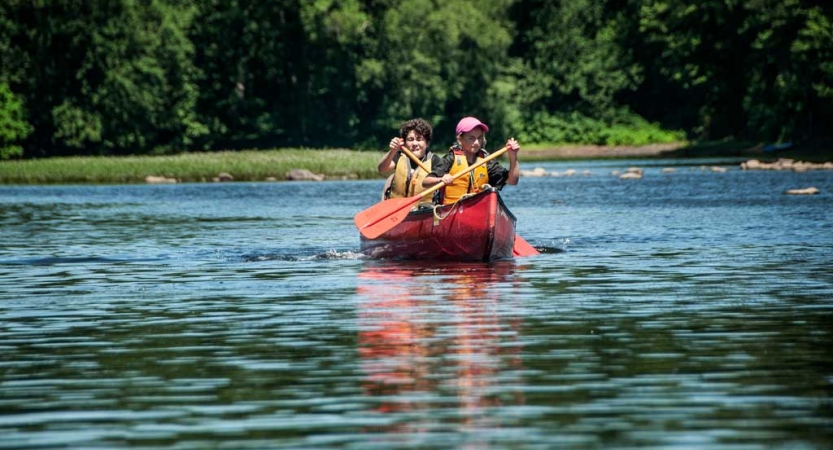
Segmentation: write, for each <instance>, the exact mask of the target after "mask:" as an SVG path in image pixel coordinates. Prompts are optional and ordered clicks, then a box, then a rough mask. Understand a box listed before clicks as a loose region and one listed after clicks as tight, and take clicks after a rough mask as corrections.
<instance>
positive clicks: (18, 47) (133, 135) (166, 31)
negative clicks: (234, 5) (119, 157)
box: [2, 0, 206, 155]
mask: <svg viewBox="0 0 833 450" xmlns="http://www.w3.org/2000/svg"><path fill="white" fill-rule="evenodd" d="M171 3H173V2H171ZM3 8H4V9H3V10H2V13H3V14H2V15H3V16H4V17H7V18H12V20H14V21H15V23H17V24H19V26H18V27H17V28H16V30H15V34H14V36H12V38H13V39H12V41H13V42H15V43H16V44H15V45H6V46H4V47H3V52H4V55H3V56H5V55H6V54H9V55H14V56H15V57H16V59H14V60H12V61H10V62H8V63H4V66H3V73H6V74H8V76H9V78H10V79H11V80H12V81H11V85H12V86H19V87H20V88H21V89H20V90H19V92H20V95H21V96H23V97H24V100H25V101H26V104H27V105H30V117H31V118H32V124H33V126H34V128H35V130H36V133H35V135H34V136H33V139H31V140H29V141H27V143H26V145H27V146H28V147H29V148H31V149H32V154H33V155H54V154H66V153H99V154H110V153H144V152H149V151H153V150H158V151H170V150H179V149H184V148H186V147H188V146H190V145H191V144H192V143H193V142H194V139H196V138H198V137H199V136H200V135H202V134H204V133H205V132H206V130H205V128H204V127H203V126H202V125H201V124H200V123H199V122H198V121H196V120H195V112H194V105H195V101H196V96H197V92H196V86H195V84H194V81H193V80H194V78H195V75H196V72H195V68H194V65H193V62H192V57H191V53H192V46H191V42H190V41H189V40H188V39H187V36H186V35H185V33H184V31H185V30H186V29H187V27H188V26H189V23H190V19H191V17H192V14H191V10H190V9H188V8H180V7H177V6H171V4H169V3H167V2H165V1H162V0H147V1H139V0H132V1H130V0H129V1H123V2H110V1H107V0H94V1H80V0H51V1H49V0H45V1H43V2H23V1H17V0H12V1H11V2H10V3H8V4H5V5H4V7H3Z"/></svg>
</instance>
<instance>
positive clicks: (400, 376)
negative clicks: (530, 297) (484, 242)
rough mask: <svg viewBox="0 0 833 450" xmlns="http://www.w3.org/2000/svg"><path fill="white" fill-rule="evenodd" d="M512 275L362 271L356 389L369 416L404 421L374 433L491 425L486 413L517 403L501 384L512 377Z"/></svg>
mask: <svg viewBox="0 0 833 450" xmlns="http://www.w3.org/2000/svg"><path fill="white" fill-rule="evenodd" d="M513 272H514V263H513V262H512V261H506V262H503V263H500V264H498V265H494V264H492V265H488V264H459V263H458V264H447V265H436V264H433V265H427V264H426V263H421V265H420V264H418V263H412V264H407V265H405V264H402V263H387V264H384V263H373V264H368V265H366V266H365V268H364V270H363V271H362V272H361V273H360V275H359V285H358V294H359V303H358V308H359V312H358V321H359V354H360V357H361V366H362V368H363V371H364V373H365V380H364V382H363V384H362V385H363V390H364V392H365V393H366V394H367V395H369V396H372V397H374V398H375V399H377V401H376V402H373V404H374V409H375V410H376V411H378V412H381V413H387V414H402V415H403V416H404V417H401V418H400V417H393V418H392V419H393V420H392V421H391V422H392V423H394V425H390V426H383V427H379V428H380V429H377V430H376V431H386V432H393V433H413V432H420V433H422V432H438V431H447V430H449V429H458V428H460V427H464V428H482V427H484V426H485V427H494V426H495V423H494V422H495V421H493V420H492V419H490V417H491V416H493V415H494V414H495V410H494V407H496V406H500V405H507V404H511V405H518V404H522V403H523V397H522V396H521V394H520V393H518V392H514V391H513V390H512V388H511V386H509V385H510V384H511V385H515V384H516V383H515V382H516V381H518V380H513V376H519V375H518V374H519V373H520V372H521V371H520V369H521V367H520V358H519V356H518V355H519V353H520V348H519V345H518V344H517V342H518V339H517V336H518V333H519V330H520V325H521V323H520V317H521V316H520V314H514V313H513V311H515V309H514V307H513V305H512V298H513V295H511V290H512V289H513V285H512V279H513ZM498 296H500V298H498ZM501 384H504V385H505V386H501ZM449 427H450V428H449ZM368 431H369V430H368Z"/></svg>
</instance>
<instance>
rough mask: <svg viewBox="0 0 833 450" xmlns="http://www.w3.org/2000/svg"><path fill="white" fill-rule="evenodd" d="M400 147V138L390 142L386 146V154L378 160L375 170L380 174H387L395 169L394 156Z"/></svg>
mask: <svg viewBox="0 0 833 450" xmlns="http://www.w3.org/2000/svg"><path fill="white" fill-rule="evenodd" d="M400 145H402V138H398V137H395V138H393V139H391V140H390V143H389V144H388V152H387V153H385V156H383V157H382V159H380V160H379V165H378V167H376V170H378V171H379V173H381V174H385V173H388V172H390V171H392V170H393V169H395V168H396V161H395V159H396V158H394V156H396V153H397V152H398V151H399V146H400Z"/></svg>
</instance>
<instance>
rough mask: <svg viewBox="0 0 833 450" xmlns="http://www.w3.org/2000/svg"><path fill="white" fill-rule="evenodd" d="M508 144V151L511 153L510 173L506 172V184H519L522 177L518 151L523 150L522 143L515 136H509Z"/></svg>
mask: <svg viewBox="0 0 833 450" xmlns="http://www.w3.org/2000/svg"><path fill="white" fill-rule="evenodd" d="M506 146H507V147H509V150H508V151H507V152H506V153H507V154H508V155H509V173H507V174H506V184H512V185H515V184H518V180H519V179H520V178H521V168H520V167H519V166H520V165H519V164H518V152H520V151H521V144H519V143H518V141H516V140H515V138H509V140H508V141H506Z"/></svg>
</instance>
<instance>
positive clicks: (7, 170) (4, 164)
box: [0, 149, 381, 184]
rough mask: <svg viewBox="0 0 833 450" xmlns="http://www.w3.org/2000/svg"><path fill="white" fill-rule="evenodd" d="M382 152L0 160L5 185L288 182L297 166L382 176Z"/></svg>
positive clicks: (334, 174)
mask: <svg viewBox="0 0 833 450" xmlns="http://www.w3.org/2000/svg"><path fill="white" fill-rule="evenodd" d="M380 155H381V154H380V153H377V152H359V151H352V150H344V149H336V150H310V149H282V150H247V151H234V152H232V151H223V152H202V153H187V154H179V155H163V156H71V157H56V158H41V159H33V160H19V161H0V184H59V183H61V184H63V183H67V184H72V183H90V184H96V183H98V184H116V183H144V182H146V180H147V179H148V177H153V178H154V179H156V180H160V179H167V180H171V181H176V182H204V181H213V180H215V179H216V178H220V175H221V174H225V176H226V178H225V179H229V180H233V181H267V180H281V181H283V180H286V178H287V177H286V175H287V174H288V173H289V172H290V171H292V170H299V169H300V170H307V171H309V172H310V173H312V174H321V175H325V176H326V177H327V178H329V179H338V178H373V177H378V176H379V174H378V173H377V171H376V165H377V163H378V162H379V157H380Z"/></svg>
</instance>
